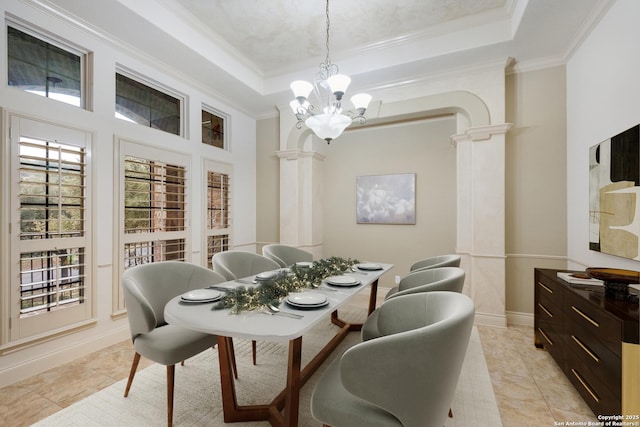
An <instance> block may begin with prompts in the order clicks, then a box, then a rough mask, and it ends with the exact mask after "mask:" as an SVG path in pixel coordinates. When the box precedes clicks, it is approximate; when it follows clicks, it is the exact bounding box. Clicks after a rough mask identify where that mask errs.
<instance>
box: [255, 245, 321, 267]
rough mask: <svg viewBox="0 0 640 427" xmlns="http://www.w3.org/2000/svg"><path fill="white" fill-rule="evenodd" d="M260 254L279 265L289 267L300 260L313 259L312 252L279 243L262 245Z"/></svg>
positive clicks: (308, 260)
mask: <svg viewBox="0 0 640 427" xmlns="http://www.w3.org/2000/svg"><path fill="white" fill-rule="evenodd" d="M262 255H264V256H266V257H267V258H269V259H271V260H273V261H275V262H277V263H278V264H280V267H289V266H292V265H293V264H295V263H296V262H300V261H307V262H310V261H313V254H311V253H310V252H307V251H305V250H302V249H299V248H296V247H293V246H288V245H279V244H275V243H274V244H270V245H265V246H263V247H262Z"/></svg>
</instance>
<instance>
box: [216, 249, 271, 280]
mask: <svg viewBox="0 0 640 427" xmlns="http://www.w3.org/2000/svg"><path fill="white" fill-rule="evenodd" d="M211 263H212V264H213V270H214V271H216V272H218V273H220V274H222V275H223V276H224V277H225V278H226V279H227V280H235V279H240V278H242V277H247V276H252V275H254V274H258V273H262V272H263V271H269V270H277V269H279V268H280V264H278V263H277V262H275V261H272V260H270V259H269V258H267V257H264V256H262V255H258V254H254V253H251V252H245V251H225V252H218V253H217V254H214V255H213V257H212V258H211Z"/></svg>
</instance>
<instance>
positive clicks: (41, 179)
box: [19, 137, 86, 315]
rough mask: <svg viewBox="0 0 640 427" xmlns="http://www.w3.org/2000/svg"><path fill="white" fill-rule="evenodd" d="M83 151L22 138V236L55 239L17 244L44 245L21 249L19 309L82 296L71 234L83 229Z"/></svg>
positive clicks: (53, 305) (52, 306)
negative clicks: (37, 248)
mask: <svg viewBox="0 0 640 427" xmlns="http://www.w3.org/2000/svg"><path fill="white" fill-rule="evenodd" d="M85 157H86V154H85V150H84V148H81V147H76V146H72V145H65V144H61V143H57V142H51V141H45V140H38V139H34V138H25V137H22V138H21V139H20V148H19V158H20V168H19V171H20V180H19V200H20V240H21V241H30V240H47V241H49V242H55V243H45V242H42V244H40V243H38V242H33V243H31V244H27V242H25V243H24V244H22V245H21V247H22V248H23V250H25V249H29V248H32V249H33V248H36V247H37V246H43V247H42V248H41V249H43V250H36V251H25V252H23V251H22V250H21V253H20V314H21V315H33V314H38V313H41V312H45V311H51V310H57V309H60V308H62V307H65V306H68V305H72V304H81V303H83V302H84V287H85V274H84V271H85V263H84V258H85V257H84V247H77V246H76V245H77V244H78V243H80V242H77V241H76V242H74V241H73V240H74V238H78V237H82V236H84V234H85V215H86V213H85V205H86V203H85V185H86V184H85V180H86V176H85V173H86V172H85V168H86V165H85V161H86V159H85ZM74 243H75V244H74ZM46 246H49V248H46ZM51 246H53V248H51ZM44 249H48V250H44Z"/></svg>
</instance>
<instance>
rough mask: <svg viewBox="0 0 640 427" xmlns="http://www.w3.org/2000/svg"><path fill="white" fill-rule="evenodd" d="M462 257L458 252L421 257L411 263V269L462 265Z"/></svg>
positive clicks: (411, 270)
mask: <svg viewBox="0 0 640 427" xmlns="http://www.w3.org/2000/svg"><path fill="white" fill-rule="evenodd" d="M461 259H462V257H461V256H460V255H456V254H450V255H438V256H434V257H431V258H426V259H421V260H420V261H416V262H414V263H413V264H411V267H409V271H410V272H413V271H417V270H424V269H429V268H438V267H460V261H461Z"/></svg>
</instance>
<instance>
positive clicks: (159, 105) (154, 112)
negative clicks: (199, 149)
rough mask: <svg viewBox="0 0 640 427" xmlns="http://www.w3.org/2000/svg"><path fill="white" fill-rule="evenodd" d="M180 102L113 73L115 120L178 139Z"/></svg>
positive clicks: (175, 98)
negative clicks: (121, 120) (156, 130)
mask: <svg viewBox="0 0 640 427" xmlns="http://www.w3.org/2000/svg"><path fill="white" fill-rule="evenodd" d="M181 109H182V106H181V100H180V99H179V98H177V97H174V96H172V95H170V94H168V93H165V92H162V91H160V90H158V89H155V88H153V87H151V86H148V85H146V84H144V83H141V82H139V81H137V80H134V79H132V78H130V77H127V76H125V75H123V74H120V73H116V117H117V118H120V119H123V120H127V121H130V122H133V123H137V124H140V125H143V126H148V127H151V128H154V129H160V130H163V131H165V132H168V133H171V134H174V135H180V123H181V114H180V112H181Z"/></svg>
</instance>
